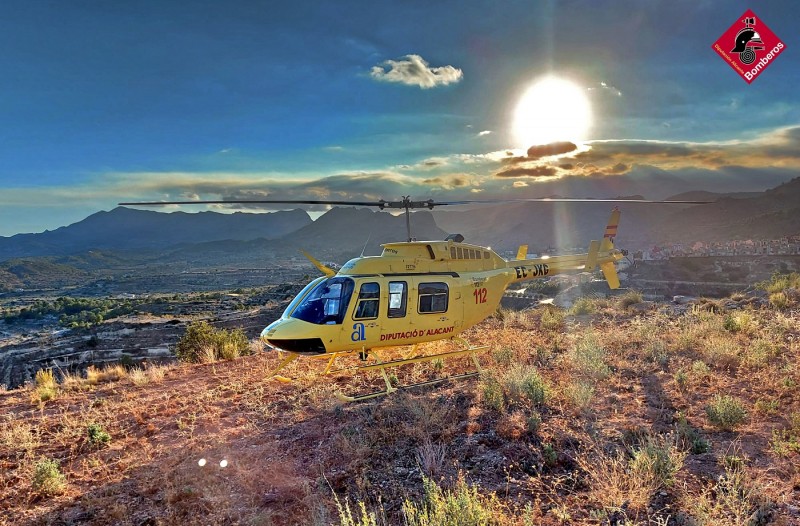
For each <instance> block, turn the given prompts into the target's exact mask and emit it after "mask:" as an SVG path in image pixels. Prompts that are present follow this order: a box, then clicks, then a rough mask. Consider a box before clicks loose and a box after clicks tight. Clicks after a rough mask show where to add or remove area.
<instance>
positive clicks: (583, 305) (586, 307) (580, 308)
mask: <svg viewBox="0 0 800 526" xmlns="http://www.w3.org/2000/svg"><path fill="white" fill-rule="evenodd" d="M596 310H597V307H596V306H595V304H594V301H593V300H592V298H586V297H583V298H578V299H577V300H576V301H575V303H573V304H572V308H571V309H570V310H569V313H570V314H571V315H573V316H579V315H581V314H594V312H595V311H596Z"/></svg>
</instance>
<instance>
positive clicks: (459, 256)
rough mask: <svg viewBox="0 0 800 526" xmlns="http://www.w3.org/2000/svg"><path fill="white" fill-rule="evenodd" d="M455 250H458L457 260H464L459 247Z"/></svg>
mask: <svg viewBox="0 0 800 526" xmlns="http://www.w3.org/2000/svg"><path fill="white" fill-rule="evenodd" d="M456 250H458V259H464V253H463V250H462V249H461V247H458V248H457V249H456Z"/></svg>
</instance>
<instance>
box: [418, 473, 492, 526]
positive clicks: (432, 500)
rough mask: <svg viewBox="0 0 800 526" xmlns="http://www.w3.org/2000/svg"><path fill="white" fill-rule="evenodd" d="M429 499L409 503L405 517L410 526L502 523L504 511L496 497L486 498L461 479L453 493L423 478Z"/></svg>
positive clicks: (457, 525) (484, 525)
mask: <svg viewBox="0 0 800 526" xmlns="http://www.w3.org/2000/svg"><path fill="white" fill-rule="evenodd" d="M422 484H423V487H424V489H425V498H424V500H423V502H421V503H415V502H412V501H411V500H409V499H406V500H405V501H404V502H403V515H404V517H405V524H407V525H408V526H488V525H490V524H499V523H501V521H502V515H503V512H502V509H501V506H500V503H499V501H498V499H497V497H496V496H495V495H494V494H491V495H489V496H488V497H484V496H482V495H480V494H479V493H478V490H477V488H476V487H474V486H473V487H470V486H469V485H467V483H466V482H465V481H464V479H463V477H459V479H458V481H457V482H456V485H455V487H454V488H453V489H451V490H443V489H442V488H440V487H439V486H438V485H437V484H436V482H434V481H433V480H431V479H429V478H427V477H423V479H422Z"/></svg>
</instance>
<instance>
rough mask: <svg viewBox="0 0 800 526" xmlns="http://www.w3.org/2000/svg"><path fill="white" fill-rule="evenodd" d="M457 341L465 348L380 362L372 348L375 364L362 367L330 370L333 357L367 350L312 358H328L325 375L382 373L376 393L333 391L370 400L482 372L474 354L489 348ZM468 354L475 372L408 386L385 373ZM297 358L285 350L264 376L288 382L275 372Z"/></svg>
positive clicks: (348, 399)
mask: <svg viewBox="0 0 800 526" xmlns="http://www.w3.org/2000/svg"><path fill="white" fill-rule="evenodd" d="M456 341H458V342H459V343H462V344H463V345H465V346H466V347H467V348H466V349H460V350H457V351H449V352H443V353H437V354H431V355H427V356H412V357H404V358H400V359H398V360H390V361H387V362H382V361H380V358H378V354H377V353H376V352H375V351H372V352H370V353H369V354H370V355H372V356H374V357H376V358H377V359H378V360H379V361H378V362H377V363H372V364H369V365H361V366H357V367H345V368H342V369H333V370H332V367H333V364H334V362H335V360H336V358H338V357H339V356H340V355H346V356H352V355H354V354H358V355H360V356H361V357H362V359H364V358H366V354H367V353H366V351H344V352H338V353H331V354H330V356H328V355H320V356H315V358H321V359H327V360H328V363H327V365H326V366H325V371H324V372H323V374H326V375H327V374H332V373H338V372H345V371H354V372H358V371H374V370H379V371H380V372H381V375H382V376H383V381H384V382H385V384H386V389H384V390H381V391H375V392H372V393H366V394H362V395H355V396H347V395H345V394H343V393H340V392H338V391H337V392H336V398H338V399H339V400H341V401H342V402H359V401H361V400H369V399H371V398H376V397H378V396H385V395H388V394H391V393H394V392H395V391H397V390H399V389H408V388H411V387H424V386H426V385H436V384H440V383H442V382H447V381H449V380H462V379H465V378H471V377H473V376H477V375H479V374H480V373H481V372H483V369H482V368H481V364H480V362H479V361H478V356H477V353H479V352H483V351H486V350H487V349H489V346H481V347H471V346H469V344H468V343H467V342H466V341H465V340H463V339H461V338H457V339H456ZM416 348H417V346H416V345H415V346H414V347H413V348H412V349H411V352H410V353H409V354H411V353H413V352H414V351H415V350H416ZM467 355H468V356H469V357H470V358H472V362H473V363H474V364H475V369H476V370H475V371H471V372H468V373H463V374H457V375H452V376H446V377H444V378H435V379H433V380H427V381H425V382H418V383H414V384H409V385H397V386H393V385H392V382H391V381H390V379H389V375H388V374H386V370H387V369H391V368H393V367H399V366H401V365H407V364H412V363H421V362H429V361H432V360H437V359H441V360H446V359H448V358H458V357H460V356H467ZM299 357H300V355H299V354H296V353H291V352H290V353H286V356H285V357H283V359H282V360H281V362H280V363H279V364H278V366H277V367H276V368H275V369H274V370H273V371H272V372H271V373H269V375H267V378H275V379H276V380H278V381H280V382H283V383H289V382H291V379H289V378H286V377H284V376H280V375H278V374H277V373H278V372H279V371H280V370H281V369H283V368H284V367H286V366H287V365H289V364H290V363H291V362H293V361H295V360H296V359H297V358H299Z"/></svg>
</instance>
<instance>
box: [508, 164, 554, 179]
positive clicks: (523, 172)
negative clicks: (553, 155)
mask: <svg viewBox="0 0 800 526" xmlns="http://www.w3.org/2000/svg"><path fill="white" fill-rule="evenodd" d="M554 175H558V171H557V170H556V169H555V168H553V167H552V166H542V165H539V166H531V167H523V166H521V167H518V168H509V169H508V170H503V171H501V172H497V173H496V174H495V176H496V177H552V176H554Z"/></svg>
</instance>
